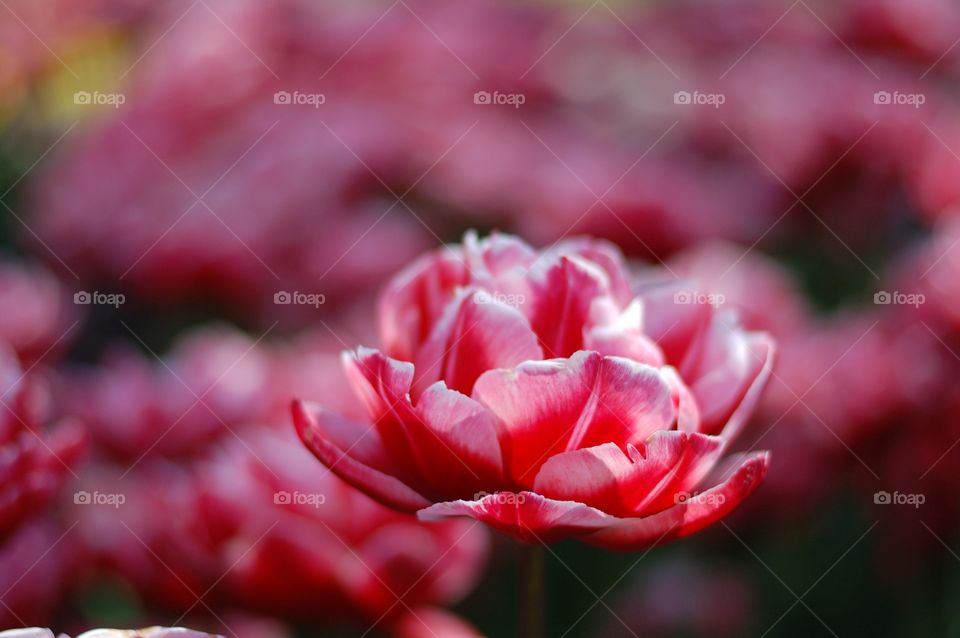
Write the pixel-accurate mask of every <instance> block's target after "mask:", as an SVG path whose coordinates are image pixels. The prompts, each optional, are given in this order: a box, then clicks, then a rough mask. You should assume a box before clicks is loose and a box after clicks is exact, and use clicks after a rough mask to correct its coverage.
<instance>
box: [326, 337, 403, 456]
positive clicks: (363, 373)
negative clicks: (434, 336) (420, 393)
mask: <svg viewBox="0 0 960 638" xmlns="http://www.w3.org/2000/svg"><path fill="white" fill-rule="evenodd" d="M342 361H343V367H344V370H345V371H346V374H347V378H348V379H349V380H350V382H351V384H352V385H353V388H354V390H355V391H356V393H357V395H358V396H359V397H360V399H361V400H362V401H363V402H364V404H365V405H366V406H367V410H368V411H369V413H370V418H371V419H372V420H373V424H374V426H375V427H376V429H377V431H378V432H379V433H380V436H381V438H382V439H383V444H384V447H386V449H388V450H390V453H391V455H392V456H393V458H394V459H396V460H397V462H398V464H399V465H401V466H402V467H403V468H406V469H407V470H409V471H411V472H412V471H413V470H414V469H415V468H416V467H417V463H416V460H415V444H414V442H413V441H412V440H411V437H410V435H409V433H408V431H407V426H406V424H407V423H410V422H411V421H414V420H415V419H416V418H417V417H416V415H415V414H414V413H413V404H412V403H411V400H410V385H411V383H413V374H414V370H413V364H411V363H408V362H406V361H397V360H396V359H392V358H390V357H387V356H384V354H383V353H381V352H380V351H378V350H373V349H371V348H357V350H356V352H345V353H343V356H342Z"/></svg>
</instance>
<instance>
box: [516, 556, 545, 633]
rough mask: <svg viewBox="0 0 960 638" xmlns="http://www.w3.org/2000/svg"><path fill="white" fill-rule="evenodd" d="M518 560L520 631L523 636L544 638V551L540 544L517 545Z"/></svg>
mask: <svg viewBox="0 0 960 638" xmlns="http://www.w3.org/2000/svg"><path fill="white" fill-rule="evenodd" d="M519 549H520V560H519V563H518V565H517V568H518V570H519V572H520V574H519V575H520V579H519V581H520V633H519V635H520V636H522V637H523V638H545V637H546V635H547V633H546V623H545V613H546V586H545V585H546V583H545V582H544V580H545V579H544V577H545V574H544V568H545V565H546V562H545V559H546V552H545V551H544V548H543V546H542V545H526V544H522V545H520V546H519Z"/></svg>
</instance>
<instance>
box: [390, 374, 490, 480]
mask: <svg viewBox="0 0 960 638" xmlns="http://www.w3.org/2000/svg"><path fill="white" fill-rule="evenodd" d="M416 412H417V415H418V416H419V420H418V421H416V422H412V423H410V424H408V427H409V428H411V430H412V431H413V433H414V437H415V440H416V441H415V445H416V451H417V456H418V458H419V459H421V460H422V461H424V463H425V466H424V467H423V468H422V471H421V472H422V475H423V476H424V477H425V478H426V480H428V481H429V482H430V483H431V485H432V486H433V487H434V490H435V491H437V493H439V494H447V495H450V496H448V498H449V497H451V496H453V495H458V496H463V495H469V494H475V493H476V492H477V491H479V490H480V489H481V488H483V487H484V486H486V487H487V489H489V487H490V486H495V485H500V484H502V482H503V454H502V453H501V451H500V442H499V440H498V439H497V430H496V427H495V425H494V419H493V415H492V414H490V412H489V411H487V409H486V408H485V407H483V406H482V405H481V404H480V403H478V402H476V401H474V400H473V399H471V398H470V397H468V396H465V395H463V394H460V393H459V392H456V391H455V390H449V389H447V388H446V386H445V385H444V383H443V382H442V381H438V382H437V383H435V384H433V385H432V386H430V387H429V388H427V390H426V392H424V393H423V395H422V396H421V397H420V399H419V401H418V402H417V407H416Z"/></svg>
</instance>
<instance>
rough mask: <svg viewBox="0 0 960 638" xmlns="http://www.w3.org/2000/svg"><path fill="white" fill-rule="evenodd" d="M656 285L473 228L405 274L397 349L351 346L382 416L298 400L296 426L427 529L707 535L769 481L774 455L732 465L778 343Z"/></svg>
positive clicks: (580, 245) (602, 249)
mask: <svg viewBox="0 0 960 638" xmlns="http://www.w3.org/2000/svg"><path fill="white" fill-rule="evenodd" d="M647 279H648V281H647V282H646V283H644V284H642V285H640V286H639V294H636V293H635V291H634V290H633V288H632V285H633V284H632V282H631V278H630V276H629V272H628V271H627V269H626V267H625V265H624V263H623V262H622V258H621V257H620V255H619V253H618V252H617V251H616V250H615V249H613V248H612V247H610V246H609V245H607V244H605V243H601V242H594V241H590V240H577V241H569V242H565V243H562V244H559V245H556V246H553V247H551V248H550V249H548V250H545V251H541V252H538V251H535V250H533V249H532V248H530V247H529V246H527V245H526V244H524V243H523V242H522V241H520V240H518V239H516V238H513V237H510V236H504V235H493V236H491V237H490V238H488V239H484V240H479V239H478V238H477V237H476V236H475V235H472V234H468V235H467V236H466V238H465V241H464V244H463V245H462V246H453V247H449V248H444V249H441V250H439V251H437V252H434V253H431V254H428V255H426V256H424V257H422V258H420V259H419V260H418V261H416V262H415V263H414V264H412V265H411V266H410V267H409V268H407V269H406V270H404V271H403V272H401V273H400V274H399V275H398V276H397V277H395V278H394V279H393V281H392V282H391V283H390V285H389V286H388V288H387V290H386V292H385V293H384V295H383V298H382V302H381V305H380V327H381V336H382V340H383V344H384V348H383V351H380V350H372V349H368V348H359V349H358V350H356V351H353V352H348V353H345V354H344V355H343V362H344V367H345V369H346V374H347V376H348V378H350V380H351V381H352V383H353V385H354V387H355V390H356V391H357V394H358V395H359V396H360V397H361V398H362V399H363V400H364V402H365V404H366V406H367V408H368V410H369V412H370V417H371V420H372V421H373V424H372V425H370V424H362V423H357V422H355V421H353V420H350V419H347V418H345V417H343V416H341V415H338V414H336V413H333V412H330V411H329V410H327V409H325V408H324V407H322V406H320V405H316V404H312V403H303V402H296V403H295V404H294V407H293V415H294V421H295V424H296V426H297V430H298V432H299V434H300V436H301V438H302V439H303V441H304V443H305V444H306V445H307V446H308V447H309V448H310V449H311V450H312V451H313V453H314V454H315V455H316V456H317V458H318V459H319V460H320V461H321V462H323V463H324V464H325V465H327V466H328V467H330V468H331V469H332V470H333V471H334V472H335V473H336V474H338V475H339V476H340V477H341V478H343V479H345V480H346V481H347V482H349V483H351V484H353V485H354V486H356V487H358V488H359V489H361V490H363V491H365V492H366V493H367V494H370V495H371V496H373V497H374V498H376V499H378V500H380V501H381V502H383V503H386V504H388V505H390V506H392V507H394V508H397V509H399V510H401V511H406V512H417V513H418V515H419V516H420V517H421V518H424V519H428V520H433V519H443V518H447V517H451V516H468V517H472V518H475V519H478V520H480V521H483V522H485V523H487V524H489V525H490V526H492V527H494V528H495V529H498V530H500V531H502V532H505V533H507V534H509V535H511V536H514V537H516V538H518V539H520V540H523V541H526V542H529V543H537V542H552V541H557V540H561V539H564V538H569V537H576V538H578V539H580V540H582V541H584V542H587V543H591V544H595V545H599V546H602V547H607V548H614V549H624V550H630V549H636V548H639V547H643V546H648V545H651V544H656V543H658V542H660V541H663V540H667V539H670V538H675V537H681V536H686V535H688V534H691V533H693V532H696V531H698V530H700V529H702V528H703V527H706V526H707V525H709V524H711V523H713V522H715V521H717V520H719V519H720V518H722V517H723V516H725V515H726V514H727V513H729V512H730V511H731V510H732V509H733V508H734V507H736V505H737V504H739V503H740V502H741V501H742V500H743V499H744V498H745V497H746V496H747V495H748V494H749V493H750V492H752V491H753V490H754V489H755V488H756V486H757V485H758V484H759V482H760V480H761V479H762V477H763V475H764V474H765V472H766V469H767V464H768V456H767V454H766V453H763V452H760V453H754V454H746V455H743V456H741V457H737V458H730V459H727V460H726V462H724V463H721V459H722V457H723V453H724V451H725V449H726V448H727V446H728V444H729V442H730V440H731V439H732V438H733V437H734V436H735V435H736V434H737V432H738V431H739V430H740V428H741V427H742V426H743V424H744V421H745V420H746V418H747V416H748V414H749V413H750V411H751V410H752V409H753V407H754V404H755V403H756V401H757V399H758V395H759V393H760V391H761V389H762V386H763V384H764V382H765V380H766V378H767V375H768V373H769V366H770V360H771V357H772V353H773V346H772V343H771V341H770V340H769V339H768V338H767V337H766V336H765V335H763V334H758V333H747V332H744V331H743V330H741V329H740V328H738V327H737V326H736V324H735V323H734V322H733V321H732V318H731V317H728V316H726V315H724V314H723V313H721V312H718V311H717V310H716V309H715V308H714V307H713V306H711V305H709V304H707V303H702V300H701V299H700V296H701V295H703V294H704V293H701V292H699V291H696V290H695V289H692V288H690V287H689V286H686V284H684V282H666V283H662V282H660V283H657V282H654V281H652V278H651V277H649V276H648V277H647ZM701 490H702V492H701Z"/></svg>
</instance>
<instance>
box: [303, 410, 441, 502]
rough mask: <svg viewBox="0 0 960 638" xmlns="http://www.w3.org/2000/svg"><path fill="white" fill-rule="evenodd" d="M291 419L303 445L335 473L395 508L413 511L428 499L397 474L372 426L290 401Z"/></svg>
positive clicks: (397, 471)
mask: <svg viewBox="0 0 960 638" xmlns="http://www.w3.org/2000/svg"><path fill="white" fill-rule="evenodd" d="M293 422H294V424H295V425H296V428H297V434H299V435H300V439H301V440H302V441H303V443H304V445H306V446H307V448H309V449H310V451H311V452H313V454H314V456H316V457H317V459H318V460H319V461H320V462H321V463H323V464H324V465H326V466H327V467H328V468H330V470H331V471H333V472H334V473H335V474H336V475H337V476H339V477H340V478H342V479H343V480H345V481H346V482H347V483H350V484H351V485H353V486H354V487H356V488H357V489H359V490H361V491H363V492H364V493H366V494H367V495H369V496H370V497H372V498H374V499H376V500H378V501H380V502H381V503H384V504H385V505H389V506H390V507H394V508H396V509H399V510H402V511H407V512H415V511H417V510H419V509H421V508H423V507H426V506H427V505H429V501H428V500H427V499H425V498H424V497H423V496H421V495H420V494H419V493H418V492H417V491H415V490H414V489H413V488H411V487H410V486H409V485H407V484H406V483H405V482H404V481H402V480H401V479H400V478H397V477H398V476H402V475H403V472H402V471H401V470H399V469H398V468H396V467H394V466H393V465H392V464H391V459H390V456H389V454H388V452H387V449H386V447H385V446H384V443H383V440H382V439H381V438H380V436H379V434H378V432H377V431H376V430H375V429H373V428H366V429H365V428H364V427H363V426H361V425H358V424H354V423H351V422H349V421H348V420H346V419H344V418H343V417H340V416H338V415H336V414H334V413H332V412H328V411H327V410H324V409H323V408H321V407H319V406H316V405H313V404H307V403H304V402H302V401H294V403H293Z"/></svg>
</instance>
